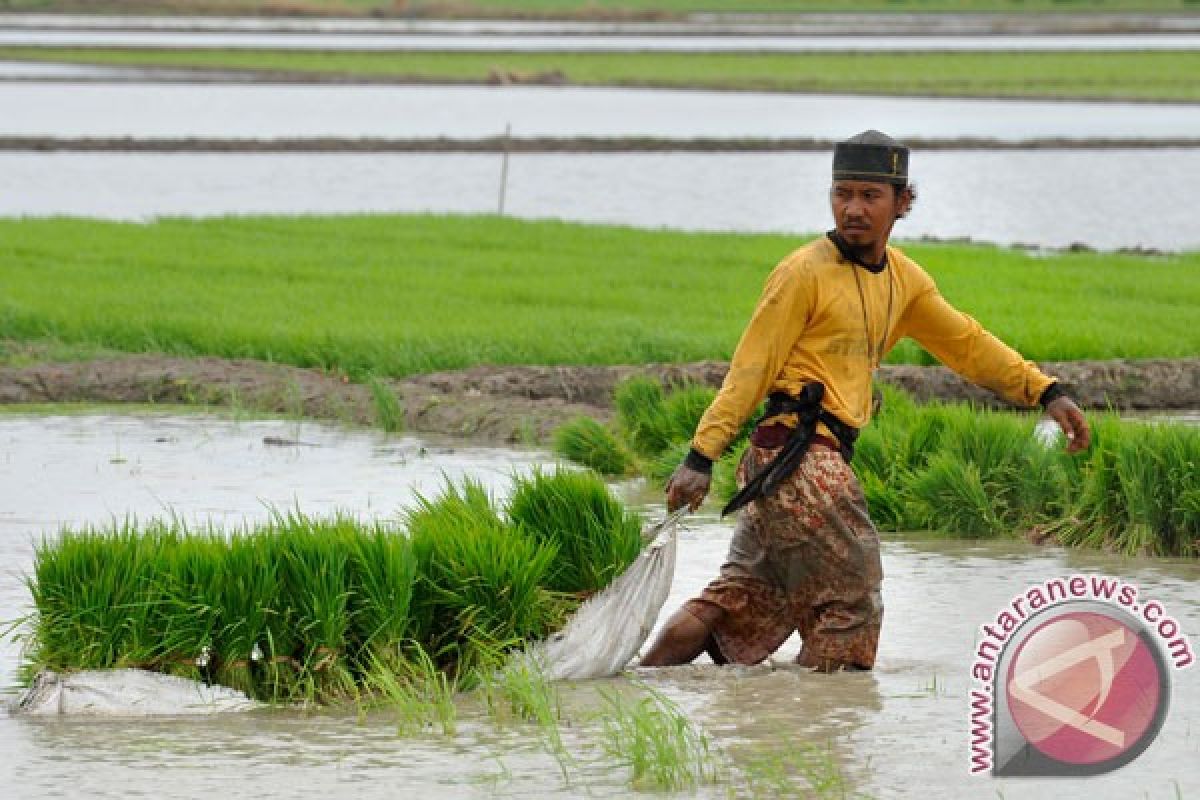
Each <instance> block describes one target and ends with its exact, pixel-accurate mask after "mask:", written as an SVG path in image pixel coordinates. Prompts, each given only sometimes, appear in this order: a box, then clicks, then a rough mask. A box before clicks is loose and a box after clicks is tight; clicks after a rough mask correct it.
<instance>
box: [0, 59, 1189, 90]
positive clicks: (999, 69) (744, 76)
mask: <svg viewBox="0 0 1200 800" xmlns="http://www.w3.org/2000/svg"><path fill="white" fill-rule="evenodd" d="M0 59H10V60H19V61H51V62H58V63H75V64H102V65H124V66H143V67H149V66H154V67H187V68H196V69H213V70H229V69H239V70H253V71H269V72H275V73H278V72H285V73H299V74H304V75H311V76H322V75H325V76H337V77H341V78H359V79H373V80H381V79H387V80H397V81H405V80H411V81H463V82H483V81H487V80H489V75H493V74H509V73H511V74H513V75H515V76H517V77H518V78H521V77H522V76H528V77H531V78H535V77H536V76H537V75H539V74H545V73H550V72H554V71H557V72H560V73H561V74H562V75H563V76H565V80H566V81H567V82H569V83H572V84H577V85H585V86H659V87H707V88H718V89H738V90H770V91H796V92H852V93H877V94H928V95H956V96H1010V97H1081V98H1140V99H1148V100H1149V99H1153V100H1176V101H1180V100H1182V101H1197V100H1200V81H1198V80H1196V77H1195V76H1196V75H1200V52H1177V53H1167V52H1118V53H1095V52H1091V53H1089V52H1078V53H874V54H852V53H814V54H789V53H775V54H772V53H699V54H696V53H447V52H440V53H354V52H315V53H314V52H294V51H293V52H287V51H244V50H135V49H106V48H87V49H74V48H62V49H60V48H37V47H7V48H0Z"/></svg>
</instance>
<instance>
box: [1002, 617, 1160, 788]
mask: <svg viewBox="0 0 1200 800" xmlns="http://www.w3.org/2000/svg"><path fill="white" fill-rule="evenodd" d="M997 677H998V678H999V679H1000V680H999V681H998V683H1001V684H1002V686H997V687H996V688H997V689H998V690H1001V691H1003V692H1004V693H1005V694H1006V695H1007V700H1008V710H1009V714H1010V715H1011V718H1012V721H1013V723H1014V724H1015V725H1016V727H1017V730H1019V731H1020V734H1021V736H1022V737H1023V738H1024V739H1025V741H1026V742H1027V743H1028V744H1029V745H1030V746H1031V747H1033V748H1035V749H1036V750H1037V751H1039V752H1040V753H1041V754H1042V755H1044V756H1045V757H1047V758H1048V759H1050V760H1051V761H1053V762H1057V763H1058V764H1061V765H1064V766H1067V765H1075V766H1085V765H1086V766H1090V767H1093V768H1095V767H1100V768H1101V769H1103V768H1104V765H1111V766H1110V767H1109V768H1112V767H1115V766H1119V765H1120V764H1121V763H1125V762H1126V761H1128V760H1130V759H1132V758H1133V757H1135V756H1136V755H1138V754H1139V753H1140V752H1141V751H1142V750H1144V749H1145V747H1146V746H1147V745H1148V744H1149V743H1150V740H1152V739H1153V738H1154V736H1155V734H1157V729H1158V723H1159V722H1161V719H1162V712H1164V711H1165V708H1164V706H1165V704H1166V702H1167V696H1166V692H1165V691H1164V687H1165V681H1164V677H1165V676H1164V665H1163V664H1162V662H1161V658H1160V657H1159V656H1158V654H1157V651H1156V650H1155V649H1154V645H1153V644H1152V643H1150V642H1147V641H1146V640H1145V639H1144V638H1143V637H1142V636H1141V635H1140V633H1139V631H1138V630H1135V629H1134V628H1133V627H1131V626H1130V625H1129V624H1127V623H1126V622H1125V621H1123V620H1121V619H1118V618H1116V617H1115V616H1114V615H1111V614H1108V613H1101V612H1096V611H1064V613H1061V614H1058V615H1055V616H1053V618H1052V619H1049V620H1047V621H1045V622H1042V623H1041V624H1039V625H1037V626H1036V627H1035V628H1034V629H1033V631H1032V632H1031V633H1030V634H1029V636H1028V637H1027V638H1025V639H1024V640H1023V641H1022V642H1021V643H1020V645H1019V646H1018V647H1017V649H1016V650H1015V653H1014V654H1013V657H1012V659H1011V661H1010V662H1009V664H1008V669H1007V670H1006V671H1005V672H1004V673H1003V674H1001V675H999V676H997Z"/></svg>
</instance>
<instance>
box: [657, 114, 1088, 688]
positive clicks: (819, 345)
mask: <svg viewBox="0 0 1200 800" xmlns="http://www.w3.org/2000/svg"><path fill="white" fill-rule="evenodd" d="M908 154H909V153H908V148H906V147H904V146H903V145H901V144H899V143H898V142H896V141H895V140H893V139H892V138H891V137H889V136H886V135H884V134H882V133H879V132H878V131H867V132H865V133H862V134H859V135H857V136H854V137H853V138H851V139H848V140H847V141H845V142H841V143H839V144H838V145H837V146H836V148H835V150H834V157H833V187H832V189H831V192H830V203H831V206H832V210H833V217H834V222H835V226H836V227H835V229H834V230H833V231H830V232H829V233H828V234H827V235H826V236H823V237H820V238H818V239H816V240H815V241H813V242H811V243H809V244H808V245H805V246H804V247H801V248H800V249H799V250H797V251H796V252H794V253H792V254H791V255H789V256H788V257H787V258H785V259H784V260H783V262H781V263H780V264H779V266H778V267H776V268H775V270H774V272H772V273H771V276H770V277H769V278H768V280H767V283H766V288H765V290H764V291H763V294H762V297H761V299H760V301H759V304H758V307H757V308H756V309H755V311H754V315H753V317H752V318H751V320H750V323H749V325H748V326H747V327H746V330H745V332H744V333H743V334H742V338H741V341H740V342H739V343H738V346H737V350H736V351H735V352H734V355H733V360H732V362H731V363H730V367H729V373H728V375H726V377H725V382H724V384H723V385H722V386H721V390H720V391H719V392H718V393H717V396H716V398H715V399H714V400H713V403H712V405H711V406H710V407H709V408H708V410H707V411H706V412H705V414H704V416H703V418H702V419H701V420H700V424H699V426H698V427H697V429H696V434H695V437H694V438H693V439H692V449H691V452H690V453H689V454H688V455H687V457H686V458H685V459H684V462H683V463H682V464H681V465H680V466H679V468H678V469H677V470H676V471H675V474H674V475H673V476H672V477H671V480H670V482H669V483H668V484H667V507H668V508H669V509H671V510H675V509H677V508H679V507H681V506H683V505H685V504H686V505H689V506H690V507H691V508H692V509H695V508H696V507H698V506H699V505H700V503H701V502H702V501H703V500H704V497H705V495H706V494H707V493H708V489H709V482H710V475H711V471H712V462H713V461H715V460H716V459H718V458H720V456H721V454H722V453H723V452H724V451H725V449H726V447H727V446H728V445H729V443H730V441H732V439H733V438H734V437H735V435H736V434H737V432H738V430H739V428H740V427H741V425H742V423H743V421H744V420H745V419H746V418H747V417H749V415H750V414H751V413H753V411H754V409H756V408H757V407H758V405H759V404H760V403H761V402H762V400H763V399H764V398H768V397H769V400H768V404H767V409H766V412H765V414H764V417H763V419H762V421H761V422H760V423H759V424H758V425H757V427H756V428H755V430H754V433H753V435H752V436H751V440H750V446H749V447H748V448H747V450H746V455H745V457H744V458H743V459H742V463H741V465H740V466H739V468H738V483H739V486H740V487H741V490H740V491H739V493H738V495H737V496H736V497H735V498H734V500H733V501H732V502H731V503H730V506H728V507H727V509H726V510H727V511H728V510H734V509H736V508H739V507H742V506H744V507H745V510H744V511H743V512H742V514H741V516H740V518H739V520H738V525H737V529H736V530H735V532H734V536H733V540H732V542H731V544H730V548H729V555H728V557H727V560H726V563H725V564H724V565H723V566H722V567H721V571H720V575H719V577H717V578H716V579H715V580H714V581H712V582H711V583H710V584H709V585H708V586H707V587H706V588H705V589H704V591H703V592H702V593H701V594H700V596H699V597H696V598H694V599H692V600H689V601H688V602H687V603H686V604H685V605H684V606H683V608H681V609H680V610H679V611H677V612H676V613H675V615H674V616H673V617H672V618H671V619H670V620H669V621H668V623H667V625H666V626H665V628H664V629H663V631H662V633H661V634H660V636H659V637H658V639H657V640H656V641H655V643H654V644H653V645H652V646H651V648H650V650H649V651H648V652H647V653H646V655H645V657H644V658H643V659H642V662H641V663H642V664H643V665H645V666H665V665H670V664H685V663H688V662H690V661H691V660H692V659H694V658H695V657H696V656H698V655H699V654H700V653H701V652H704V651H705V650H707V651H708V653H709V654H710V655H711V656H712V657H713V660H714V661H716V662H717V663H727V662H734V663H739V664H754V663H757V662H759V661H762V660H763V659H765V658H766V657H767V656H768V655H770V654H771V653H773V652H774V651H775V650H776V649H778V648H779V646H780V645H782V644H783V642H784V641H785V640H786V639H787V638H788V637H789V636H790V635H791V634H792V632H793V631H796V630H798V631H799V632H800V635H801V637H802V639H803V648H802V649H801V652H800V654H799V656H798V657H797V662H798V663H799V664H801V665H804V666H808V667H813V668H815V669H818V670H821V671H834V670H838V669H870V668H871V667H872V666H874V664H875V653H876V650H877V648H878V644H879V630H880V623H881V621H882V618H883V603H882V600H881V597H880V584H881V582H882V579H883V573H882V569H881V566H880V561H879V536H878V533H877V532H876V530H875V528H874V526H873V525H872V524H871V520H870V518H869V517H868V516H867V508H866V501H865V499H864V497H863V493H862V489H861V487H860V486H859V485H858V481H857V480H856V479H855V477H854V473H853V472H852V471H851V470H850V466H849V463H848V462H849V460H850V455H851V449H852V446H853V440H854V437H855V436H856V435H857V432H858V429H860V428H862V426H864V425H866V424H867V421H868V420H869V418H870V415H871V379H872V376H873V374H874V371H875V370H876V369H877V368H878V366H879V362H880V361H881V360H882V359H883V357H884V355H886V354H887V352H888V351H889V350H890V349H891V348H892V347H893V346H894V345H895V344H896V342H897V341H899V340H900V339H901V338H903V337H905V336H910V337H912V338H914V339H916V340H917V341H918V342H920V343H921V345H923V346H924V347H925V349H926V350H928V351H929V352H931V353H932V354H933V355H935V356H936V357H937V358H938V359H939V360H941V361H942V362H943V363H945V364H946V365H947V366H949V367H951V368H952V369H953V370H955V371H956V372H958V373H959V374H961V375H962V376H964V377H965V378H967V379H968V380H971V381H973V382H975V383H977V384H980V385H981V386H985V387H987V388H989V389H992V390H993V391H995V392H997V393H998V394H1000V395H1002V396H1003V397H1005V398H1007V399H1008V400H1009V401H1011V402H1013V403H1015V404H1018V405H1022V406H1033V405H1035V404H1036V403H1041V405H1042V406H1044V407H1045V409H1046V412H1047V413H1048V414H1049V415H1050V416H1051V417H1052V418H1053V419H1054V420H1055V422H1057V423H1058V425H1059V426H1060V427H1061V428H1062V430H1063V431H1064V432H1065V434H1066V437H1067V440H1068V446H1067V449H1068V451H1070V452H1075V451H1078V450H1082V449H1084V448H1086V447H1087V446H1088V443H1089V439H1090V432H1089V430H1088V426H1087V422H1086V421H1085V420H1084V417H1083V414H1082V412H1080V410H1079V408H1078V406H1076V405H1075V403H1074V402H1072V401H1071V400H1070V398H1068V397H1067V396H1066V395H1065V394H1064V392H1063V391H1062V389H1061V388H1060V387H1059V385H1058V384H1057V383H1056V382H1055V381H1054V379H1053V378H1050V377H1048V376H1046V375H1044V374H1043V373H1042V372H1041V371H1040V370H1039V369H1038V368H1037V367H1036V366H1035V365H1034V364H1032V363H1031V362H1028V361H1025V360H1024V359H1023V358H1022V357H1021V356H1020V355H1019V354H1018V353H1017V352H1016V351H1014V350H1012V349H1011V348H1009V347H1008V346H1006V345H1005V344H1003V343H1002V342H1000V341H999V340H998V339H996V338H995V337H994V336H992V335H991V334H990V333H988V332H987V331H985V330H983V328H982V327H980V325H979V323H977V322H976V321H975V320H973V319H972V318H971V317H969V316H966V315H965V314H963V313H961V312H959V311H957V310H956V309H954V308H953V307H951V306H950V305H949V304H948V303H947V302H946V301H945V300H944V299H943V298H942V296H941V295H940V294H939V293H938V290H937V287H936V286H935V285H934V282H933V280H932V279H931V278H930V277H929V276H928V275H927V274H926V273H925V271H924V270H922V269H921V267H919V266H918V265H917V264H916V263H915V262H913V261H912V260H911V259H909V258H908V257H907V256H905V255H904V253H902V252H901V251H900V250H898V249H896V248H894V247H889V246H888V237H889V236H890V235H891V232H892V226H893V225H894V224H895V222H896V220H897V219H899V218H901V217H903V216H904V215H905V214H907V213H908V211H909V209H910V208H911V206H912V204H913V201H914V199H915V194H914V190H913V188H912V187H911V186H910V185H909V183H908Z"/></svg>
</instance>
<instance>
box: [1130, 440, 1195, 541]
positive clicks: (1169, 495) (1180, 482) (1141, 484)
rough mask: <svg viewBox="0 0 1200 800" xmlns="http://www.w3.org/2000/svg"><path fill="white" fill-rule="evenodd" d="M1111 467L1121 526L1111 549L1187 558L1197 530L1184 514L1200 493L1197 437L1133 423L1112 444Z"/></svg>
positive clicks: (1193, 521)
mask: <svg viewBox="0 0 1200 800" xmlns="http://www.w3.org/2000/svg"><path fill="white" fill-rule="evenodd" d="M1113 466H1114V469H1115V471H1116V475H1117V480H1118V483H1119V485H1120V487H1121V500H1122V503H1123V505H1124V509H1123V510H1124V520H1123V522H1124V524H1123V525H1121V526H1119V527H1118V529H1117V534H1116V536H1115V537H1114V538H1113V545H1114V546H1115V547H1116V549H1117V550H1119V551H1121V552H1123V553H1130V554H1132V553H1143V552H1144V553H1148V554H1152V555H1176V554H1178V555H1188V554H1191V553H1192V552H1194V546H1195V543H1196V541H1197V539H1198V538H1200V526H1198V525H1197V519H1196V517H1195V515H1194V514H1189V513H1188V507H1189V505H1190V502H1189V497H1190V496H1192V494H1193V493H1194V492H1197V491H1200V477H1197V476H1198V473H1200V469H1198V467H1200V433H1197V432H1196V431H1193V430H1189V429H1187V428H1183V427H1182V426H1169V425H1153V424H1148V425H1136V426H1129V427H1127V428H1125V429H1124V430H1123V431H1122V435H1121V437H1120V438H1119V439H1118V441H1117V442H1116V446H1115V459H1114V464H1113Z"/></svg>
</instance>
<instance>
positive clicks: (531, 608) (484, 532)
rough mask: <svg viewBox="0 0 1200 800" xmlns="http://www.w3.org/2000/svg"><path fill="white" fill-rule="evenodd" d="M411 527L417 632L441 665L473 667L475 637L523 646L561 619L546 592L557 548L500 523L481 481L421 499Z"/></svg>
mask: <svg viewBox="0 0 1200 800" xmlns="http://www.w3.org/2000/svg"><path fill="white" fill-rule="evenodd" d="M597 480H598V479H597ZM406 524H407V526H408V531H409V536H410V538H411V541H412V548H413V553H414V555H415V557H416V561H417V579H416V583H415V585H414V588H413V601H412V607H413V621H414V628H413V631H414V633H415V638H416V639H417V640H418V641H420V642H421V643H422V644H423V645H424V646H425V647H426V649H427V651H428V652H429V653H430V654H431V655H432V656H433V657H434V658H435V659H437V660H438V662H439V663H441V664H448V663H458V664H460V665H469V664H470V663H471V662H472V661H473V659H474V653H473V651H472V647H471V642H472V640H479V641H491V642H510V641H515V642H523V641H526V640H529V639H537V638H541V637H543V636H545V635H546V634H547V633H548V632H549V631H550V630H551V629H552V627H553V626H555V625H557V624H560V623H561V622H562V619H563V608H562V604H561V602H560V601H558V600H557V599H556V598H555V597H554V595H552V594H551V593H550V592H548V591H547V590H546V589H545V588H543V587H544V586H545V584H546V580H547V577H548V575H549V572H550V569H551V568H552V566H553V565H554V563H555V559H556V557H557V555H558V549H557V547H556V546H555V545H554V544H552V543H550V542H540V541H536V540H534V539H533V538H531V537H529V536H526V535H524V534H523V533H522V532H521V531H520V530H518V529H515V528H513V527H512V526H509V525H508V524H506V523H505V522H504V521H503V520H501V519H500V517H499V516H498V515H497V513H496V511H495V509H494V508H493V507H492V501H491V497H490V496H489V495H488V493H487V490H486V489H484V488H483V486H482V485H481V484H479V483H478V482H476V481H473V480H471V479H466V480H464V481H463V483H462V485H461V487H458V486H454V485H452V484H447V485H446V487H445V489H444V490H443V492H442V494H441V496H439V497H438V498H437V499H435V500H428V499H426V498H424V497H421V496H418V498H417V505H416V507H415V508H414V509H412V510H411V511H409V512H408V514H407V515H406Z"/></svg>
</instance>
